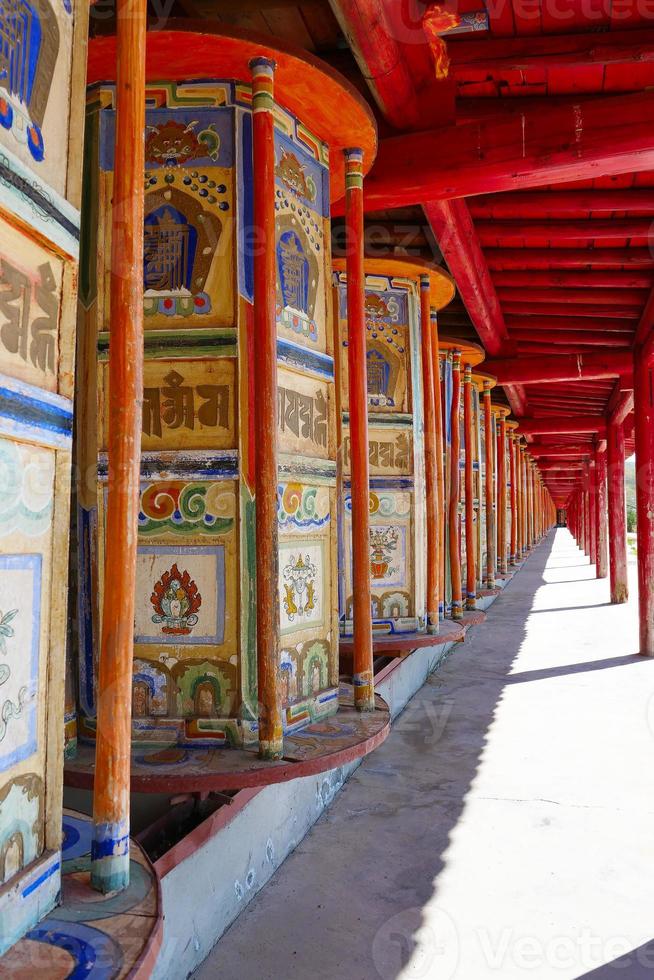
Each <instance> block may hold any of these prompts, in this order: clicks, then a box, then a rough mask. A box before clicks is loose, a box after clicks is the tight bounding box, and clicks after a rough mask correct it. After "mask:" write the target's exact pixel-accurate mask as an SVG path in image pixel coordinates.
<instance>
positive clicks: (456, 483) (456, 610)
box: [449, 350, 463, 619]
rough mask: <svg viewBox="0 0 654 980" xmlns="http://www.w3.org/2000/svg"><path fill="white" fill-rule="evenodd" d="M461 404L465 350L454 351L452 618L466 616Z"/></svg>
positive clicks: (450, 509) (452, 416) (451, 528)
mask: <svg viewBox="0 0 654 980" xmlns="http://www.w3.org/2000/svg"><path fill="white" fill-rule="evenodd" d="M460 405H461V351H458V350H455V351H453V352H452V412H451V430H452V435H451V439H450V454H451V457H452V462H451V469H450V506H449V532H450V534H449V537H450V541H449V544H450V579H451V582H452V619H462V618H463V602H462V597H461V550H460V543H459V496H460V493H461V488H460V476H459V456H460V454H461V445H460V443H461V440H460V436H459V413H460Z"/></svg>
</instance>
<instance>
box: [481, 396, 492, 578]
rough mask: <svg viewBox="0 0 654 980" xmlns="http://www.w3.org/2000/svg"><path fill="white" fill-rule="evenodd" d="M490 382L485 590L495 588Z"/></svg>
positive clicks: (486, 424) (486, 432)
mask: <svg viewBox="0 0 654 980" xmlns="http://www.w3.org/2000/svg"><path fill="white" fill-rule="evenodd" d="M492 387H493V384H492V382H491V381H484V442H485V445H486V482H485V486H484V494H485V498H486V588H487V589H494V588H495V508H494V507H493V496H494V494H493V455H494V453H493V448H494V447H493V413H492V411H491V388H492Z"/></svg>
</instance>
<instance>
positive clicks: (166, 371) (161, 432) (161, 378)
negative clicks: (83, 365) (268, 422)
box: [101, 359, 236, 450]
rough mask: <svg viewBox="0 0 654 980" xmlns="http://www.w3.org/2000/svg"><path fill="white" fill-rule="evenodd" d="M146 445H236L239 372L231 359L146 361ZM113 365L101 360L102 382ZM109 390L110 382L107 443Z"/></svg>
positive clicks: (186, 446) (144, 421)
mask: <svg viewBox="0 0 654 980" xmlns="http://www.w3.org/2000/svg"><path fill="white" fill-rule="evenodd" d="M143 373H144V389H143V428H142V447H143V449H145V450H157V449H231V448H233V447H234V443H235V439H236V435H235V433H236V419H235V397H234V375H235V366H234V363H233V362H232V361H230V360H227V359H225V360H222V361H218V360H216V361H195V362H194V361H184V360H178V361H148V360H146V361H145V364H144V371H143ZM107 380H108V365H107V364H103V365H101V384H102V385H103V387H104V385H106V382H107ZM107 396H108V391H107V389H106V388H105V399H104V405H105V417H104V425H103V431H104V445H105V446H106V438H107V428H106V427H107V416H106V412H107V403H106V398H107Z"/></svg>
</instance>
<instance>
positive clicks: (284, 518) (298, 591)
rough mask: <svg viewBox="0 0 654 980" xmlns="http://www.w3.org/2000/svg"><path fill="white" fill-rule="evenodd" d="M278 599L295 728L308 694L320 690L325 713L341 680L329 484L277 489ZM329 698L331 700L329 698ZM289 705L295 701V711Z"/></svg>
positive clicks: (320, 708)
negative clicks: (334, 633) (334, 641)
mask: <svg viewBox="0 0 654 980" xmlns="http://www.w3.org/2000/svg"><path fill="white" fill-rule="evenodd" d="M278 500H279V504H278V522H279V533H280V541H279V599H280V629H281V637H282V644H283V648H282V654H281V670H282V687H283V690H284V702H285V704H286V705H287V706H289V711H290V712H291V713H290V714H289V716H288V717H287V725H288V727H290V728H291V729H292V728H294V727H295V726H296V725H299V724H300V722H301V719H302V718H303V717H304V718H306V717H310V714H309V713H308V711H307V713H306V715H305V714H304V713H303V712H302V711H298V710H297V705H298V704H300V703H301V702H302V701H303V699H305V700H306V699H312V698H315V697H316V696H318V695H320V700H321V701H322V702H324V703H322V704H321V705H319V706H317V709H316V707H314V711H315V710H317V711H318V712H319V713H324V712H325V704H329V703H331V695H330V696H329V697H327V696H326V695H323V694H321V692H325V691H328V690H329V689H330V687H331V688H332V690H333V688H334V687H335V685H336V684H337V683H338V664H337V651H336V648H335V646H334V644H333V641H332V637H333V631H334V620H335V604H336V592H335V588H334V585H333V579H334V576H335V574H336V567H335V553H334V545H335V541H334V525H333V523H332V508H333V505H334V491H333V489H332V488H330V487H328V486H308V485H306V484H302V483H299V482H297V483H296V482H289V483H282V484H280V485H279V488H278ZM326 697H327V700H325V698H326ZM290 706H294V707H293V709H292V711H291V709H290Z"/></svg>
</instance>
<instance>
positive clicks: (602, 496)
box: [595, 447, 609, 578]
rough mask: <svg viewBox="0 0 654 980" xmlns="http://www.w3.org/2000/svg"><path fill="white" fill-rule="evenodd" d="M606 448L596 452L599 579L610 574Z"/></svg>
mask: <svg viewBox="0 0 654 980" xmlns="http://www.w3.org/2000/svg"><path fill="white" fill-rule="evenodd" d="M606 468H607V467H606V447H604V448H602V450H601V451H600V450H599V449H596V450H595V480H596V483H597V514H596V518H597V578H606V576H607V575H608V573H609V567H608V566H609V551H608V536H607V534H608V528H607V521H608V509H607V500H606V492H607V490H606Z"/></svg>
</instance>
